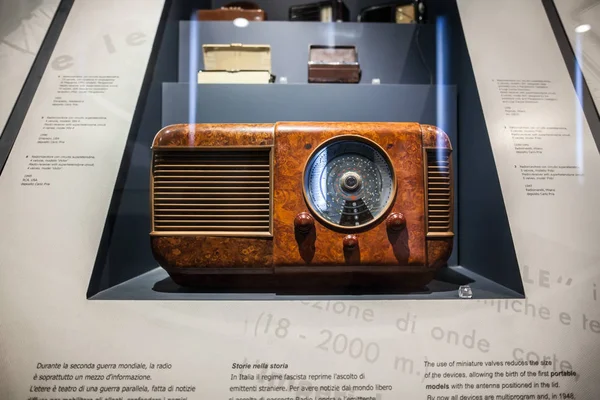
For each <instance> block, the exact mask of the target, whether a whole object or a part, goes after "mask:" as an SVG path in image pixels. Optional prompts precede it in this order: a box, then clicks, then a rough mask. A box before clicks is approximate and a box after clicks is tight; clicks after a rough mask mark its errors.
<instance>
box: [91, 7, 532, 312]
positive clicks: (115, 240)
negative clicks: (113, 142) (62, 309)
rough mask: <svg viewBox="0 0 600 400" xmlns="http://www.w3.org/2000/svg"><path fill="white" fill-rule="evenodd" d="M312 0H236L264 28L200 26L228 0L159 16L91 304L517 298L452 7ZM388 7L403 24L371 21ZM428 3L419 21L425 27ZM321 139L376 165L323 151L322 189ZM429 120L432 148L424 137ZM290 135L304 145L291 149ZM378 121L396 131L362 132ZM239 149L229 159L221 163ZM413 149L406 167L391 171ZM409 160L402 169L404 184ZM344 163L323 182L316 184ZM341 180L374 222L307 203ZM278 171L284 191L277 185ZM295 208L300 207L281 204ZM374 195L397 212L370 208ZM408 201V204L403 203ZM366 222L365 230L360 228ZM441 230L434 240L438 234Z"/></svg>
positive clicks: (243, 22)
mask: <svg viewBox="0 0 600 400" xmlns="http://www.w3.org/2000/svg"><path fill="white" fill-rule="evenodd" d="M288 3H289V4H288ZM325 3H328V2H322V3H312V4H308V3H307V4H305V5H303V6H302V7H300V8H298V7H297V6H298V5H297V4H296V3H292V2H277V3H273V2H258V3H256V4H255V5H253V6H250V5H246V6H244V5H242V6H243V7H241V8H242V9H244V10H245V9H252V10H256V9H260V10H261V11H263V12H264V13H265V14H266V15H268V16H269V18H268V20H261V21H253V20H252V18H245V17H243V16H237V17H236V18H231V19H230V20H226V21H222V20H220V21H214V20H207V19H205V18H204V17H202V18H201V17H200V16H201V15H202V14H203V13H204V10H209V11H210V10H216V11H217V12H219V13H220V12H221V11H222V10H223V7H225V8H227V7H231V4H229V3H226V2H223V3H221V2H219V1H216V2H188V3H183V2H173V3H172V4H170V5H169V6H168V7H167V9H166V11H165V12H164V15H163V21H162V22H161V23H162V27H163V29H164V31H163V32H162V34H161V35H159V36H157V38H156V40H155V44H154V46H153V52H154V56H155V59H154V60H153V61H154V65H153V69H152V70H151V72H152V73H151V74H150V73H148V75H147V78H148V79H149V80H150V82H149V84H148V87H147V89H148V91H147V92H146V93H144V94H143V97H144V100H143V103H141V104H140V105H138V108H137V110H136V112H137V113H138V115H139V125H138V126H137V127H136V129H135V130H134V131H133V132H131V134H130V136H129V139H128V140H129V142H128V143H129V144H128V145H127V146H126V149H125V152H124V157H123V162H122V164H121V166H120V169H119V177H118V182H117V185H116V187H115V191H114V193H113V196H112V200H111V208H110V211H109V215H108V218H107V220H106V224H105V228H104V235H103V239H102V243H101V245H100V247H99V250H98V254H97V260H96V265H95V267H94V271H93V273H92V276H91V278H90V284H89V289H88V297H89V298H90V299H119V298H132V299H135V298H148V299H150V298H172V299H188V300H192V299H211V298H214V296H219V297H220V298H224V297H223V296H225V298H231V299H258V298H261V299H264V298H283V299H287V298H295V297H294V296H311V295H320V296H323V295H326V296H327V295H330V296H334V297H335V298H339V297H340V296H342V297H344V296H350V298H351V297H352V296H360V298H382V299H383V298H394V299H429V298H437V299H456V298H459V297H463V296H462V295H461V293H463V292H464V291H467V292H469V293H472V294H474V297H477V298H482V297H490V298H492V297H497V296H500V297H509V298H510V297H514V298H519V297H522V296H523V295H524V291H523V283H522V278H521V275H520V272H519V265H518V262H517V260H516V255H515V250H514V246H513V243H512V237H511V233H510V229H509V226H508V220H507V216H506V211H505V207H504V203H503V198H502V195H501V189H500V186H499V181H498V176H497V172H496V170H495V167H494V161H493V158H492V152H491V147H490V142H489V140H488V139H487V131H486V126H485V123H484V120H483V113H482V109H481V104H480V100H479V97H478V93H477V89H476V84H475V82H474V75H473V70H472V66H471V63H470V61H469V60H470V59H469V54H468V51H467V49H466V44H465V39H464V36H463V33H462V27H461V22H460V18H459V15H458V10H457V8H456V5H455V4H453V3H452V2H404V3H402V2H398V3H393V4H391V3H385V4H384V3H381V4H380V3H377V4H376V3H375V2H372V1H370V2H369V1H363V2H356V4H355V3H354V2H339V1H338V2H329V3H328V4H325ZM237 6H239V5H237ZM311 7H312V8H315V7H329V8H328V9H329V11H328V12H326V14H328V15H330V16H331V15H332V14H335V13H336V11H335V9H336V7H341V8H344V9H347V10H348V12H347V17H344V18H339V21H338V22H326V23H324V22H323V21H325V20H327V18H325V20H323V21H322V20H320V19H318V18H317V19H314V20H312V19H311V18H308V17H306V18H302V17H300V14H301V12H300V10H305V11H306V10H307V9H309V8H311ZM341 8H340V9H341ZM332 10H333V11H332ZM390 10H391V11H390ZM409 10H410V13H409V12H408V11H409ZM383 11H385V12H392V13H394V14H397V13H399V15H400V14H402V15H405V14H410V15H411V21H410V23H405V22H406V21H404V20H403V21H399V20H396V19H395V18H390V19H385V18H383V19H380V18H378V17H376V16H375V14H376V12H379V13H380V14H381V12H383ZM425 11H427V15H428V20H426V19H425V18H421V17H423V16H424V15H425ZM321 14H323V13H321ZM290 15H294V16H295V17H294V18H288V17H289V16H290ZM305 15H307V14H305ZM315 15H316V14H315ZM418 16H421V17H418ZM290 19H291V20H290ZM334 20H338V18H334ZM359 21H360V22H359ZM367 21H368V22H369V23H367ZM265 84H266V85H265ZM286 121H287V122H286ZM294 121H297V123H298V124H299V125H297V127H295V128H294ZM368 123H372V125H369V124H368ZM394 124H395V125H394ZM431 126H435V127H436V128H428V127H431ZM286 127H288V128H286ZM333 127H338V128H333ZM385 127H390V128H385ZM391 127H393V128H391ZM415 127H420V128H415ZM214 129H216V130H214ZM331 129H333V130H332V131H331V132H333V131H335V132H336V133H335V135H334V136H336V137H338V136H339V137H340V138H344V137H346V136H348V135H351V136H356V137H357V138H359V139H360V140H369V138H371V139H370V140H375V141H374V142H373V145H375V148H377V149H379V150H378V151H380V153H381V156H379V155H377V156H375V155H376V154H379V153H378V151H375V152H374V151H373V150H364V151H367V153H368V154H370V155H366V156H365V155H362V156H361V155H360V154H362V153H361V151H363V150H360V149H358V148H357V149H354V150H349V151H350V153H351V154H357V155H356V157H359V158H357V159H356V160H355V159H353V158H352V159H351V160H350V161H344V157H345V156H344V155H343V154H340V155H339V157H340V158H339V160H337V159H335V160H334V159H332V158H331V157H333V154H337V153H336V151H335V150H334V151H327V152H326V153H324V154H327V155H326V156H325V157H326V159H327V163H326V165H328V166H326V167H323V168H324V169H318V171H321V172H318V174H320V175H319V176H320V178H318V179H322V182H323V183H322V184H321V183H317V182H314V183H310V184H309V183H307V180H309V177H310V176H312V175H310V174H309V172H308V171H309V170H310V169H311V168H312V167H311V165H313V164H314V163H315V161H314V160H312V159H311V158H310V157H316V156H317V153H316V151H317V148H320V146H321V145H323V144H322V140H324V139H325V138H326V137H329V136H327V135H329V134H326V132H329V131H330V130H331ZM431 129H434V131H435V129H438V130H439V132H443V135H444V136H443V137H444V138H446V139H443V140H442V139H441V137H440V138H438V139H439V140H438V139H435V138H434V139H432V140H433V141H434V143H430V144H428V142H427V140H429V139H426V138H428V137H429V136H428V135H429V134H430V133H428V132H432V131H431ZM287 130H289V131H291V132H295V133H297V134H298V135H300V136H299V137H303V138H305V139H299V140H298V141H295V142H290V143H288V144H285V143H286V140H287V139H285V138H286V137H287V134H285V135H284V134H283V132H284V131H287ZM380 130H381V132H386V133H385V134H386V135H392V134H393V135H396V136H395V137H396V139H394V140H393V141H391V142H385V143H384V142H382V141H381V140H382V139H381V138H379V139H378V136H377V135H376V136H372V135H373V134H374V133H373V132H379V131H380ZM271 131H272V132H273V133H271V134H270V135H271V136H268V135H267V132H271ZM388 131H389V133H387V132H388ZM176 132H179V133H176ZM216 132H221V133H222V135H223V136H222V137H220V136H214V135H216V134H217V133H216ZM248 132H251V133H248ZM392 132H393V133H392ZM408 132H413V133H410V135H416V136H414V139H410V140H413V141H414V145H411V146H408V144H405V143H408V142H406V141H407V140H408V139H407V136H406V135H407V134H408ZM418 132H421V133H418ZM172 135H179V136H180V138H179V139H177V140H175V139H173V140H175V141H173V142H172V143H178V144H177V148H176V149H173V152H172V153H171V150H169V153H165V154H169V155H168V156H167V155H165V156H162V155H161V154H163V153H162V151H163V150H162V149H163V147H162V144H161V143H165V140H166V141H169V140H171V139H167V137H169V138H170V137H171V136H172ZM265 135H267V136H265ZM323 135H325V136H323ZM242 138H247V139H243V140H242ZM319 138H322V139H319ZM419 138H420V139H419ZM213 139H214V140H213ZM205 140H208V142H205ZM385 140H388V139H385ZM442 143H445V144H443V145H442ZM233 144H237V145H236V146H235V148H234V151H235V154H233V153H228V152H226V149H227V148H228V146H232V145H233ZM207 146H208V147H207ZM210 146H213V147H214V148H213V149H211V148H210ZM238 146H239V147H238ZM248 146H249V147H248ZM257 146H258V147H257ZM261 146H264V147H261ZM390 146H391V147H390ZM407 146H408V147H407ZM414 146H416V147H414ZM440 146H441V147H440ZM445 146H447V147H445ZM246 147H248V148H247V149H245V148H246ZM254 147H256V149H255V150H251V148H254ZM350 148H352V146H351V147H350ZM444 148H446V149H447V150H448V152H446V150H443V149H444ZM243 149H245V150H244V151H245V152H242V150H243ZM261 149H264V152H263V150H261ZM365 149H366V148H365ZM409 149H411V150H410V151H409ZM419 149H421V150H419ZM436 149H437V150H436ZM267 150H268V151H267ZM425 150H427V151H425ZM442 150H443V151H442ZM198 151H200V152H199V153H198ZM205 151H206V152H205ZM313 152H314V153H313ZM311 154H312V156H311ZM407 154H412V155H411V156H410V157H411V159H410V161H408V160H407V161H401V160H404V157H405V156H407ZM234 156H235V158H231V157H234ZM157 157H158V158H157ZM163 157H166V158H163ZM352 157H354V156H352ZM361 157H362V158H361ZM364 157H366V158H364ZM377 157H379V158H377ZM381 157H383V159H384V160H390V161H389V162H390V163H391V165H390V166H389V167H387V168H384V169H377V170H376V171H375V172H372V173H367V172H365V171H366V170H365V171H363V172H360V171H359V170H356V169H355V168H360V167H359V165H360V164H356V163H357V162H358V160H359V159H361V160H366V162H369V163H372V165H380V164H381V162H380V161H377V160H382V158H381ZM237 158H240V161H239V162H237V161H235V160H236V159H237ZM261 160H262V161H261ZM311 160H312V161H311ZM319 162H320V163H322V162H321V161H319ZM323 162H324V161H323ZM292 163H297V166H296V167H293V168H292V167H291V165H292ZM386 163H387V162H386ZM399 163H400V164H399ZM432 163H433V164H432ZM384 164H385V163H384ZM261 165H262V166H263V167H260V166H261ZM293 165H296V164H293ZM319 165H320V164H319ZM338 165H339V166H338ZM392 165H393V166H392ZM409 165H411V167H410V168H413V169H411V171H413V172H411V174H412V175H404V174H407V173H408V171H409V170H407V168H408V166H409ZM261 168H263V169H261ZM290 168H291V169H290ZM319 168H321V167H319ZM338 168H339V169H340V172H339V173H340V174H341V175H340V177H338V178H335V179H339V182H338V183H337V184H333V183H331V181H330V180H328V179H329V178H326V176H329V175H330V174H333V173H334V171H336V170H337V169H338ZM212 171H218V172H214V173H213V172H212ZM257 171H260V173H258V172H257ZM357 171H358V172H357ZM432 171H435V172H432ZM438 172H442V174H437V173H438ZM316 173H317V172H315V174H316ZM432 173H433V175H432ZM289 174H293V175H289ZM307 174H309V175H307ZM344 174H351V175H352V176H351V177H350V178H351V179H356V180H357V181H358V185H359V186H360V189H357V190H360V191H362V190H363V189H364V190H368V191H369V192H370V193H371V191H372V194H371V196H374V197H373V198H370V200H368V201H366V200H365V201H366V202H367V203H368V204H366V205H365V210H364V211H365V213H364V215H365V216H367V215H368V216H369V218H371V217H372V218H373V223H372V224H370V225H369V227H368V228H367V229H363V230H362V231H361V230H360V229H359V230H358V231H356V232H354V231H352V229H350V230H348V232H345V230H344V229H343V227H342V225H343V223H342V222H343V221H346V222H348V221H350V219H351V218H354V217H353V216H352V215H350V214H349V213H351V212H354V208H347V209H346V208H342V209H341V211H334V210H330V211H325V213H326V214H323V211H322V209H321V208H320V207H321V206H320V201H321V200H315V197H312V196H313V195H312V194H311V193H316V192H319V193H321V194H320V195H319V196H322V198H323V199H324V200H322V201H325V203H326V204H330V203H331V204H337V203H336V201H337V200H335V196H336V195H343V196H350V197H353V198H356V199H358V196H355V195H354V193H353V192H352V190H354V189H352V190H351V189H348V187H347V186H344V185H345V184H343V183H340V182H343V180H342V176H344V177H345V178H348V177H346V176H345V175H344ZM362 174H366V175H365V177H364V178H363V175H362ZM389 174H392V175H389ZM367 176H368V178H367ZM386 176H387V178H386ZM390 176H391V177H390ZM150 177H151V178H152V179H151V180H149V178H150ZM261 177H263V178H264V179H266V180H260V178H261ZM159 178H160V179H159ZM209 178H210V179H209ZM213 178H214V179H213ZM234 178H236V179H234ZM165 179H166V180H165ZM257 179H258V180H257ZM284 179H285V180H286V181H287V182H290V183H292V182H293V184H294V185H295V186H293V187H292V186H290V187H289V188H288V189H286V191H283V192H282V189H281V188H280V185H281V182H283V181H284ZM331 179H333V178H331ZM229 181H231V182H232V183H231V184H227V182H229ZM302 182H304V185H309V186H304V187H303V186H302V185H303V183H302ZM326 182H328V183H326ZM419 182H420V183H419ZM440 183H441V186H436V185H439V184H440ZM321 185H324V186H321ZM328 185H329V186H328ZM331 185H333V186H331ZM446 185H447V186H446ZM329 187H331V188H334V187H335V189H328V188H329ZM329 190H333V192H332V191H329ZM309 191H310V192H309ZM436 196H442V197H439V199H441V200H442V201H441V202H440V203H437V204H436V200H435V199H436ZM263 197H264V198H263ZM292 197H295V198H296V199H297V200H296V203H294V204H295V205H294V208H293V210H287V208H286V207H289V206H290V204H291V203H290V199H291V198H292ZM350 197H348V198H350ZM377 198H386V199H391V200H393V202H395V203H394V204H396V205H395V206H394V207H388V206H389V205H388V206H385V207H384V206H376V205H375V203H373V202H375V201H377V200H375V199H377ZM358 200H361V199H358ZM391 200H390V201H391ZM361 201H362V200H361ZM411 202H412V203H414V207H416V208H411V207H413V206H412V205H411V206H410V207H409V208H407V207H408V204H409V203H411ZM317 203H319V205H317ZM354 203H357V204H358V202H356V201H355V202H354ZM227 204H231V207H227ZM348 204H352V203H348ZM361 204H362V203H361ZM390 204H391V203H390ZM223 207H225V208H223ZM344 207H345V206H344ZM378 207H379V208H378ZM359 208H360V207H359V206H358V205H357V208H356V209H357V210H358V209H359ZM371 208H373V209H371ZM388 208H389V209H388ZM284 210H286V211H285V214H282V213H283V212H284ZM360 210H361V213H362V208H360ZM376 210H380V211H381V212H380V214H381V215H379V214H378V215H374V214H373V213H375V212H376ZM409 210H411V211H409ZM467 210H468V212H467ZM378 212H379V211H378ZM335 213H338V214H339V216H338V214H335ZM334 214H335V215H334ZM396 214H399V215H400V216H401V217H402V218H401V219H402V220H404V219H406V222H405V224H406V227H407V229H406V231H405V232H404V233H394V230H393V229H390V228H389V227H388V228H386V224H389V219H390V218H392V217H394V216H396ZM283 215H285V217H283ZM302 215H306V216H307V218H310V220H311V221H314V222H311V223H314V226H315V229H316V230H315V233H316V235H314V236H315V237H312V236H313V234H311V233H310V231H309V232H308V233H306V232H305V233H302V232H301V230H302V229H303V228H302V227H298V226H296V228H294V226H295V225H294V224H295V222H294V218H301V216H302ZM362 215H363V214H360V216H359V218H362ZM328 218H329V219H328ZM365 218H366V217H365ZM399 220H400V219H399ZM211 221H214V223H211ZM299 221H301V223H308V222H306V221H305V220H303V219H300V220H299ZM365 221H366V220H365ZM365 221H363V220H362V219H359V223H361V226H362V223H363V222H365ZM436 221H439V222H440V224H441V225H444V228H443V229H442V231H443V232H442V231H440V232H436V229H435V227H433V225H432V224H435V222H436ZM296 223H298V221H296ZM348 223H349V222H348ZM330 224H333V225H330ZM167 225H169V226H172V227H174V228H172V229H171V231H173V232H175V233H174V234H173V235H171V236H169V235H166V233H165V232H160V231H159V229H163V228H164V227H166V226H167ZM203 227H204V228H203ZM444 229H445V230H444ZM336 231H338V232H336ZM294 232H295V233H294ZM327 232H331V234H329V233H327ZM482 233H485V234H482ZM165 235H166V236H165ZM294 235H295V236H296V237H295V238H294ZM302 235H304V236H302ZM261 236H262V237H261ZM302 238H304V239H302ZM342 239H344V240H347V241H348V242H347V243H346V242H344V243H346V244H344V243H342V242H343V240H342ZM432 239H435V240H432ZM282 241H284V242H285V243H286V244H285V245H284V244H283V242H282ZM288 242H289V243H288ZM435 243H440V244H441V243H444V245H443V246H445V247H435V246H437V245H434V244H435ZM350 249H354V250H350ZM327 254H329V255H327ZM432 257H433V258H432ZM434 259H435V260H438V261H432V260H434ZM292 260H297V261H292ZM287 264H290V266H295V267H294V268H290V267H284V266H285V265H287ZM285 271H287V272H290V271H296V272H297V274H296V275H294V274H288V273H284V272H285ZM319 271H320V272H319ZM394 271H395V272H394ZM167 272H168V273H169V274H170V275H168V274H167Z"/></svg>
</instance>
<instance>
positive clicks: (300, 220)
mask: <svg viewBox="0 0 600 400" xmlns="http://www.w3.org/2000/svg"><path fill="white" fill-rule="evenodd" d="M314 226H315V219H314V218H313V217H312V216H311V215H310V214H309V213H307V212H301V213H299V214H298V215H296V218H294V227H296V229H297V230H298V231H300V232H302V233H308V232H309V231H310V230H311V229H312V228H313V227H314Z"/></svg>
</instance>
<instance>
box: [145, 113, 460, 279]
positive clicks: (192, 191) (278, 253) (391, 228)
mask: <svg viewBox="0 0 600 400" xmlns="http://www.w3.org/2000/svg"><path fill="white" fill-rule="evenodd" d="M339 138H350V139H352V140H359V141H361V140H362V141H367V142H369V143H373V145H374V146H377V147H378V148H379V149H381V151H382V152H383V153H384V154H385V155H386V157H387V158H388V159H389V162H390V163H391V167H392V169H393V171H394V175H393V176H394V179H393V182H394V189H393V196H391V197H390V199H391V200H390V203H389V206H388V208H386V209H385V212H384V213H383V214H381V217H380V218H379V219H376V220H374V221H373V222H372V223H370V224H369V225H368V226H367V228H361V229H359V230H356V231H348V229H349V230H352V229H354V228H353V227H349V228H348V229H346V230H340V229H338V228H335V227H334V226H331V225H330V224H327V223H326V222H324V221H322V220H321V219H320V218H318V217H317V215H316V214H315V213H314V211H313V209H312V208H311V206H310V205H309V203H308V201H307V198H306V196H305V194H304V184H303V180H304V174H305V169H306V166H307V164H308V163H309V159H310V158H311V156H312V155H313V154H314V153H315V152H316V151H317V149H319V148H321V147H322V146H323V145H324V143H329V141H331V140H337V139H339ZM451 152H452V147H451V144H450V141H449V139H448V137H447V135H446V134H445V133H444V132H443V131H441V130H440V129H439V128H436V127H434V126H430V125H420V124H417V123H372V122H358V123H344V122H338V123H336V122H279V123H276V124H196V125H193V124H181V125H172V126H168V127H165V128H164V129H162V130H161V131H160V132H158V134H157V135H156V137H155V139H154V142H153V145H152V153H153V160H152V173H151V219H152V221H151V222H152V232H151V235H150V236H151V246H152V251H153V253H154V256H155V258H156V259H157V261H158V262H159V263H160V265H161V266H162V267H163V268H165V269H166V270H167V272H168V273H169V274H170V275H171V276H172V278H173V279H174V280H175V281H176V282H177V283H179V284H182V285H202V284H206V283H207V282H210V285H219V284H220V283H222V282H223V279H228V280H227V282H228V283H227V285H226V286H228V287H231V285H232V284H234V283H239V282H241V281H244V282H245V281H246V280H248V279H250V280H252V279H255V278H244V276H246V277H247V276H248V274H252V275H255V276H259V277H261V278H260V279H262V281H263V282H265V280H266V281H269V280H271V282H272V281H273V280H274V279H276V280H279V283H281V282H288V283H292V284H295V283H297V281H296V278H287V277H288V276H290V275H292V276H296V277H301V276H304V277H307V279H309V280H310V281H311V282H317V281H318V282H321V283H319V284H320V285H325V284H326V282H330V283H333V282H339V280H340V279H341V280H342V281H344V282H346V283H347V282H354V283H356V282H357V280H358V282H363V283H367V282H369V283H373V282H375V283H377V284H382V281H387V282H389V283H392V282H393V283H394V284H397V285H400V284H408V283H417V284H419V285H422V284H424V283H427V282H428V281H429V280H431V279H432V278H433V274H434V273H435V271H436V270H438V269H439V268H441V267H443V266H444V265H445V264H446V262H447V260H448V258H449V257H450V254H451V252H452V244H453V236H454V234H453V228H452V227H453V214H454V212H453V210H454V201H453V183H452V182H453V172H452V160H451ZM267 275H269V276H271V278H268V277H267ZM226 276H229V278H227V277H226ZM273 276H277V278H273ZM246 283H248V282H246Z"/></svg>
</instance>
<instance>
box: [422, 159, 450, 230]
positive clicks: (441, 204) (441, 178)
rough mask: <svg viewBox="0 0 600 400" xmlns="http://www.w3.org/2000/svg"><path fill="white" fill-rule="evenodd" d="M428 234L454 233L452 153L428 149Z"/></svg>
mask: <svg viewBox="0 0 600 400" xmlns="http://www.w3.org/2000/svg"><path fill="white" fill-rule="evenodd" d="M426 155H427V232H428V233H430V232H431V233H434V232H435V233H442V232H452V230H453V229H452V214H451V210H452V207H451V206H452V176H451V173H452V171H451V165H450V163H451V159H450V151H449V150H447V149H427V150H426Z"/></svg>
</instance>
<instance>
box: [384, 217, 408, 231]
mask: <svg viewBox="0 0 600 400" xmlns="http://www.w3.org/2000/svg"><path fill="white" fill-rule="evenodd" d="M385 224H386V226H387V228H388V229H389V230H391V231H396V232H397V231H401V230H402V229H404V228H405V227H406V218H405V217H404V214H402V213H392V214H390V215H389V216H388V217H387V219H386V222H385Z"/></svg>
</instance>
